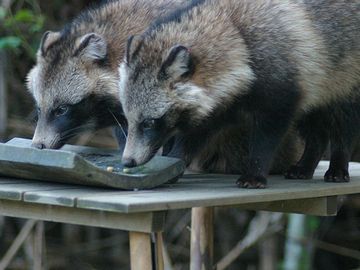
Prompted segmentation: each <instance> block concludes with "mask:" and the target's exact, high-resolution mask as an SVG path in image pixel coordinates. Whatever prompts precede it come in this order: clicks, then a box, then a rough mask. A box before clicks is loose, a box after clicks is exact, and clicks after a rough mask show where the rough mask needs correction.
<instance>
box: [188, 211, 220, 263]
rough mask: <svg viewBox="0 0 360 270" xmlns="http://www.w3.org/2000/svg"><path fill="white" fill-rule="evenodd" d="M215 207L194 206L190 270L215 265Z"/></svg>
mask: <svg viewBox="0 0 360 270" xmlns="http://www.w3.org/2000/svg"><path fill="white" fill-rule="evenodd" d="M213 217H214V208H213V207H196V208H192V213H191V251H190V252H191V254H190V270H211V269H212V267H213V253H214V252H213V250H214V246H213V245H214V243H213V242H214V235H213V227H214V225H213V219H214V218H213Z"/></svg>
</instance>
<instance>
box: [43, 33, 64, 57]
mask: <svg viewBox="0 0 360 270" xmlns="http://www.w3.org/2000/svg"><path fill="white" fill-rule="evenodd" d="M60 37H61V34H60V32H51V31H47V32H45V33H44V35H43V36H42V38H41V41H40V53H41V55H42V56H44V55H45V54H46V52H47V51H48V49H49V48H50V47H51V46H52V45H53V44H55V43H56V42H57V41H58V40H59V39H60Z"/></svg>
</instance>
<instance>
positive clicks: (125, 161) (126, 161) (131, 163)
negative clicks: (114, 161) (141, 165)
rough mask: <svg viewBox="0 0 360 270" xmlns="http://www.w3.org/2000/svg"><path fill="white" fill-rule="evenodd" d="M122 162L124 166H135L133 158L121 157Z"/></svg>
mask: <svg viewBox="0 0 360 270" xmlns="http://www.w3.org/2000/svg"><path fill="white" fill-rule="evenodd" d="M122 163H123V165H124V166H125V167H128V168H132V167H135V166H136V161H135V159H133V158H123V160H122Z"/></svg>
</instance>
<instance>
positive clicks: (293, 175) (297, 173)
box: [285, 165, 314, 179]
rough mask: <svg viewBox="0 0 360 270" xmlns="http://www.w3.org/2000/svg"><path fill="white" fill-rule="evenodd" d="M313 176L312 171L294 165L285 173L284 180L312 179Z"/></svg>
mask: <svg viewBox="0 0 360 270" xmlns="http://www.w3.org/2000/svg"><path fill="white" fill-rule="evenodd" d="M313 175H314V171H313V170H309V169H308V168H305V167H304V166H298V165H294V166H291V167H290V169H289V170H288V171H287V172H286V173H285V178H286V179H312V177H313Z"/></svg>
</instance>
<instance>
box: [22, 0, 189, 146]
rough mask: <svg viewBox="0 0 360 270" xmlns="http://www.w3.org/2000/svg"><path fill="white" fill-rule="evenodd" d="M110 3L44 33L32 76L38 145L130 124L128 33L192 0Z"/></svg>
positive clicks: (55, 143)
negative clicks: (124, 90)
mask: <svg viewBox="0 0 360 270" xmlns="http://www.w3.org/2000/svg"><path fill="white" fill-rule="evenodd" d="M104 2H105V3H104V4H102V5H99V6H94V7H92V8H90V9H88V10H86V11H84V12H82V13H81V14H80V15H79V16H78V17H77V18H75V19H74V20H73V21H72V22H71V23H69V24H68V25H66V26H65V27H64V28H63V29H62V30H61V31H59V32H46V33H45V34H44V36H43V38H42V41H41V44H40V49H39V51H38V53H37V63H36V65H35V66H34V67H33V69H32V70H31V71H30V73H29V75H28V89H29V91H30V93H31V94H32V96H33V97H34V99H35V102H36V106H37V108H38V121H37V126H36V130H35V134H34V137H33V145H34V146H35V147H38V148H41V149H42V148H52V149H57V148H60V147H61V146H63V144H64V143H66V141H68V140H69V139H70V138H71V137H73V136H75V135H76V134H78V133H80V132H82V131H87V130H89V131H92V130H97V129H100V128H104V127H108V126H117V125H118V123H117V122H118V121H119V122H120V123H121V124H125V119H124V117H123V115H122V109H121V104H120V101H119V98H118V95H119V94H118V87H117V85H118V80H119V74H118V64H119V62H120V61H121V60H122V58H123V56H124V51H125V45H126V40H127V37H128V36H129V35H131V34H136V33H141V32H142V31H143V30H144V29H145V28H146V27H147V25H148V24H149V23H150V22H151V21H152V20H153V19H154V18H156V17H157V16H160V15H163V14H165V13H166V12H168V11H169V10H172V9H175V8H177V7H179V6H181V5H183V3H185V2H186V0H155V1H147V0H121V1H104ZM118 133H119V136H117V137H118V140H119V145H120V146H122V145H124V142H125V138H124V136H123V134H122V131H121V130H118Z"/></svg>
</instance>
